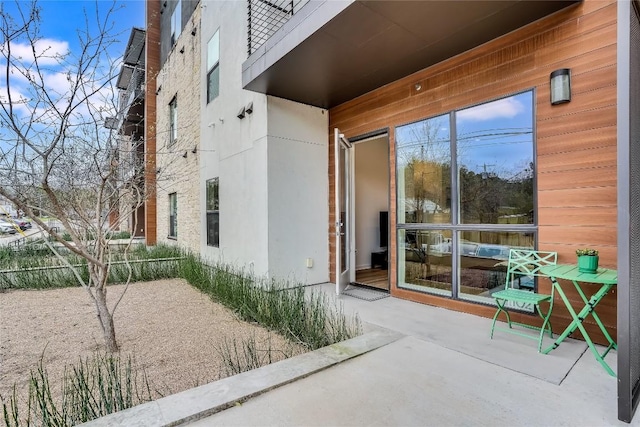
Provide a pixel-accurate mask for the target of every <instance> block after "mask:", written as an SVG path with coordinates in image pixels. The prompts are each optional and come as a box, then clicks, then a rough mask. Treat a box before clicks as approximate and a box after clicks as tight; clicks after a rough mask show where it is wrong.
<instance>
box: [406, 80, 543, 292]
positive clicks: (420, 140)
mask: <svg viewBox="0 0 640 427" xmlns="http://www.w3.org/2000/svg"><path fill="white" fill-rule="evenodd" d="M533 100H534V93H533V91H527V92H523V93H519V94H515V95H511V96H508V97H505V98H502V99H498V100H495V101H491V102H486V103H483V104H479V105H475V106H472V107H469V108H465V109H460V110H457V111H451V112H449V113H447V114H444V115H441V116H437V117H433V118H427V119H424V120H421V121H419V122H415V123H410V124H407V125H403V126H398V127H396V129H395V132H396V138H395V139H396V144H397V145H396V153H397V157H396V162H397V176H396V188H397V224H398V287H400V288H406V289H412V290H417V291H422V292H428V293H434V294H439V295H445V296H450V297H452V298H457V299H465V300H470V301H475V302H481V303H491V304H493V298H492V297H491V294H492V293H493V292H494V291H495V290H498V289H500V288H501V287H502V286H504V280H505V277H504V271H505V270H506V262H505V261H506V260H507V259H508V257H509V249H511V248H527V249H533V248H535V243H536V237H535V236H536V231H537V227H536V216H535V179H534V177H535V162H534V127H533V123H534V111H533V105H534V104H533ZM532 286H535V284H533V285H532Z"/></svg>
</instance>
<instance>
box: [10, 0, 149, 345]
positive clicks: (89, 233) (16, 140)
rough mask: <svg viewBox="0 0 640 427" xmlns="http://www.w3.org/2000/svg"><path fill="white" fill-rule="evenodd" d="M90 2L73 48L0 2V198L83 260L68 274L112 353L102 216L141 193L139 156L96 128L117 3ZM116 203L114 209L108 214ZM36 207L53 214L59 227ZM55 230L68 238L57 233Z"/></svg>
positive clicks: (112, 68)
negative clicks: (87, 300)
mask: <svg viewBox="0 0 640 427" xmlns="http://www.w3.org/2000/svg"><path fill="white" fill-rule="evenodd" d="M98 3H100V6H103V5H104V3H101V2H96V11H95V12H93V13H91V14H89V13H88V12H86V11H85V21H84V22H83V24H82V28H79V29H78V30H77V31H76V37H77V39H78V43H79V48H78V49H77V50H74V51H73V52H71V51H69V50H68V48H67V46H66V45H65V44H64V43H56V42H55V41H52V40H50V39H47V38H44V37H43V36H42V35H41V33H40V8H39V6H38V4H37V3H36V2H35V1H34V2H31V3H25V2H16V3H15V7H14V8H13V9H14V10H12V11H11V13H9V11H8V10H7V8H6V7H5V6H6V5H4V4H3V5H0V18H1V19H0V34H1V35H2V39H1V41H0V66H1V67H2V68H1V70H2V78H1V80H0V195H2V196H4V197H6V198H7V199H9V200H10V201H11V202H13V203H14V204H15V205H16V206H17V207H18V208H19V209H20V210H21V211H22V212H24V213H25V214H27V215H29V216H31V217H32V219H33V221H35V222H36V223H37V225H38V226H39V227H41V228H42V229H43V230H44V231H45V232H46V233H47V234H48V235H50V236H52V237H53V238H54V239H55V240H56V241H57V242H59V244H60V245H62V246H64V248H66V249H67V250H68V251H71V252H73V253H74V254H77V255H79V256H80V257H82V258H83V259H85V260H86V262H87V264H88V271H89V278H88V280H85V279H84V278H83V277H82V275H81V274H80V272H79V271H77V270H74V274H75V276H76V278H77V279H78V282H79V284H80V285H81V286H82V287H84V288H85V289H86V290H87V292H88V294H89V295H90V297H91V299H92V300H93V302H94V304H95V308H96V313H97V317H98V319H99V321H100V326H101V328H102V332H103V335H104V339H105V344H106V348H107V350H108V351H110V352H115V351H117V350H118V344H117V341H116V333H115V328H114V322H113V314H114V312H115V310H116V308H117V306H118V304H119V302H120V301H121V299H122V296H123V295H124V292H123V293H122V294H121V295H120V296H119V297H118V298H116V299H115V304H112V305H111V306H109V305H108V304H107V286H106V285H107V279H108V276H109V268H110V260H111V257H112V252H111V249H110V245H109V238H110V237H109V236H110V232H111V231H112V230H114V229H116V228H119V225H120V224H119V223H118V221H116V222H115V223H113V221H112V223H110V221H109V216H110V214H111V216H112V219H113V217H118V216H119V217H120V218H121V219H122V220H124V218H125V217H126V216H127V215H126V212H124V213H125V215H122V213H123V211H122V209H123V208H122V206H125V209H126V210H128V212H129V215H130V214H131V212H133V211H134V210H135V209H136V208H137V207H139V206H140V205H141V204H142V203H143V202H144V199H145V193H144V182H143V179H141V178H140V176H141V174H140V173H138V171H140V169H141V168H140V164H136V162H137V160H136V159H137V158H138V157H137V156H132V155H131V153H130V152H129V151H130V149H131V147H132V144H128V147H129V149H124V151H123V149H122V147H123V146H126V145H127V144H121V142H122V141H121V139H120V138H119V137H118V136H117V135H116V133H115V132H114V130H112V129H107V128H106V127H105V121H106V120H107V119H108V118H110V117H117V113H118V112H117V107H118V102H117V99H116V91H115V88H114V87H113V82H114V77H115V75H116V72H117V70H118V68H117V67H116V61H114V59H113V58H111V57H110V55H109V48H110V47H111V46H112V45H113V44H114V43H115V42H116V41H117V39H116V37H118V36H119V35H118V34H116V33H115V32H114V28H113V21H114V12H115V11H116V9H117V5H116V4H115V3H113V4H111V5H110V6H109V7H107V8H105V9H103V10H99V9H98ZM109 127H110V128H113V126H109ZM131 171H134V172H133V173H131ZM115 209H118V210H119V211H120V215H115V216H114V215H113V213H114V212H115ZM36 212H37V213H47V214H49V215H50V216H52V217H55V218H56V219H57V220H58V224H59V227H56V226H53V224H52V223H50V222H47V221H44V220H43V219H41V218H39V217H38V216H36V215H35V213H36ZM63 231H64V232H65V233H68V234H69V235H70V236H71V241H66V240H65V239H63ZM48 244H49V247H50V248H51V249H52V250H53V251H54V253H55V254H56V256H58V258H60V259H61V260H62V261H63V262H65V261H64V260H65V258H64V257H63V256H61V255H60V253H59V252H60V251H59V250H58V249H56V247H54V245H51V244H50V243H48ZM66 264H67V266H68V267H69V268H74V267H73V266H71V265H70V264H69V263H68V262H66ZM127 283H128V281H127ZM125 290H126V287H125Z"/></svg>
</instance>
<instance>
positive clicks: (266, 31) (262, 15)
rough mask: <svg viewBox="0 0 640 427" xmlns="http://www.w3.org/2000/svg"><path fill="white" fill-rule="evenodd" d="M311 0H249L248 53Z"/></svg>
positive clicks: (260, 44) (261, 43)
mask: <svg viewBox="0 0 640 427" xmlns="http://www.w3.org/2000/svg"><path fill="white" fill-rule="evenodd" d="M308 2H309V0H271V1H269V0H248V2H247V7H248V10H247V17H248V24H249V26H248V32H247V34H248V43H247V50H248V54H249V55H251V54H252V53H253V52H255V51H256V50H257V49H258V48H259V47H260V46H262V45H263V44H264V42H266V41H267V40H268V39H269V37H271V36H272V35H273V33H275V32H276V31H278V29H279V28H280V27H282V26H283V25H284V23H285V22H287V21H288V20H289V18H291V17H292V16H293V15H294V14H295V13H296V12H297V11H299V10H300V9H301V8H302V6H304V5H305V4H307V3H308Z"/></svg>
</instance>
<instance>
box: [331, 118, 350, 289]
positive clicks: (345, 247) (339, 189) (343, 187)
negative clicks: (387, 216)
mask: <svg viewBox="0 0 640 427" xmlns="http://www.w3.org/2000/svg"><path fill="white" fill-rule="evenodd" d="M334 145H335V162H334V164H335V171H334V172H335V175H334V176H335V177H336V179H335V197H336V199H335V215H336V263H335V264H336V272H335V273H336V294H338V295H340V294H341V293H342V291H344V289H345V288H346V287H347V285H348V284H349V283H351V282H352V281H354V280H355V268H354V266H353V263H354V260H355V242H354V238H353V237H354V232H353V230H354V227H353V225H354V224H353V212H354V207H355V204H354V201H355V198H354V197H353V196H354V182H353V172H354V171H353V169H354V157H353V156H354V153H353V146H352V145H351V143H350V142H349V141H348V140H347V139H346V138H345V137H344V135H343V134H341V133H340V130H339V129H338V128H336V129H335V144H334Z"/></svg>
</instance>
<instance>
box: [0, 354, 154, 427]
mask: <svg viewBox="0 0 640 427" xmlns="http://www.w3.org/2000/svg"><path fill="white" fill-rule="evenodd" d="M140 377H141V378H140ZM139 380H140V381H139ZM62 384H63V385H62V395H61V396H60V398H55V397H54V396H55V394H54V393H53V391H52V389H51V383H50V381H49V374H48V373H47V370H46V368H45V367H44V365H43V363H42V360H40V363H39V365H38V368H37V369H36V370H35V371H31V379H30V381H29V396H28V401H27V407H26V410H25V413H24V414H22V413H20V409H19V407H20V405H19V404H18V396H17V393H16V389H15V386H14V391H13V394H12V395H11V396H10V397H9V398H8V399H7V400H8V401H7V400H5V399H4V398H2V396H0V398H1V400H2V412H3V419H4V423H5V426H6V427H20V426H30V425H36V426H74V425H76V424H80V423H83V422H87V421H91V420H93V419H96V418H99V417H102V416H105V415H107V414H111V413H113V412H117V411H121V410H123V409H127V408H131V407H132V406H135V405H138V404H140V403H143V402H148V401H151V400H153V399H154V397H155V396H154V393H152V392H151V386H150V384H149V381H148V380H147V376H146V373H145V372H144V370H141V372H138V371H137V369H136V368H135V365H134V364H133V363H132V358H131V357H130V356H129V357H128V358H127V360H126V362H122V361H121V360H120V358H118V357H112V356H108V355H105V354H98V353H97V354H96V355H95V357H93V358H86V359H84V360H80V361H79V362H78V363H77V364H76V365H72V366H70V367H69V369H66V370H65V373H64V375H63V380H62Z"/></svg>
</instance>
